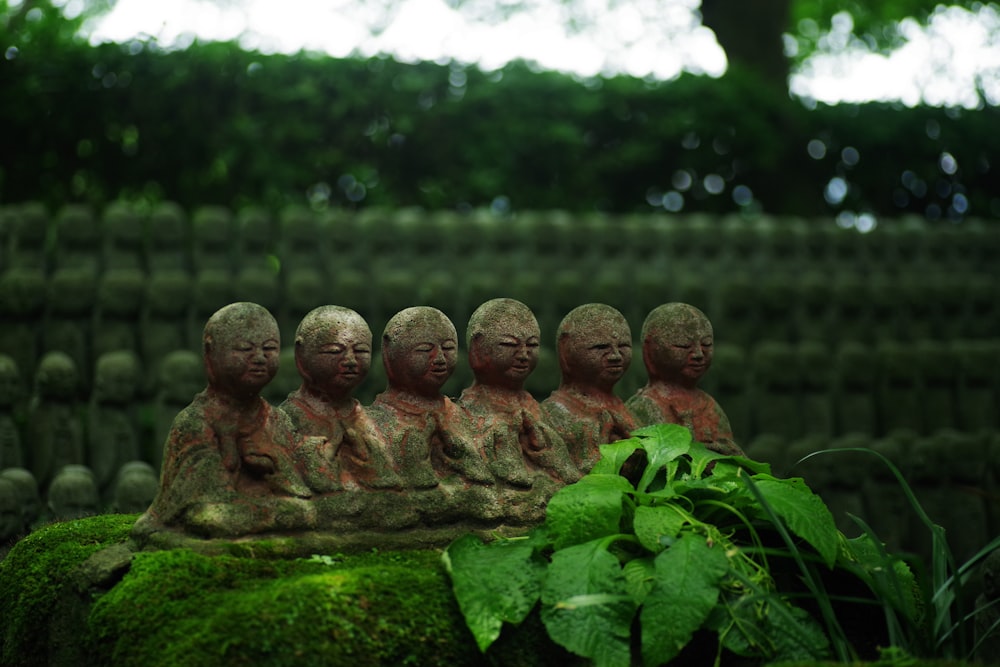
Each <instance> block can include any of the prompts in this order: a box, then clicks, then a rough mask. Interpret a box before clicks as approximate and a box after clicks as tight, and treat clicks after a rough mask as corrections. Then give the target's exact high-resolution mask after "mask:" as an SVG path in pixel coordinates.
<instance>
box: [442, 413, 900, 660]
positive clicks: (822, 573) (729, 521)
mask: <svg viewBox="0 0 1000 667" xmlns="http://www.w3.org/2000/svg"><path fill="white" fill-rule="evenodd" d="M639 450H641V452H642V453H643V454H644V457H645V465H644V467H643V468H642V470H641V472H640V474H639V475H638V480H637V481H636V482H635V483H634V484H633V483H632V482H630V481H629V479H626V478H625V477H623V476H622V475H621V471H622V466H623V465H624V463H625V461H626V460H629V459H630V458H631V457H633V456H636V457H637V456H641V455H639V454H636V452H637V451H639ZM633 460H635V459H633ZM631 467H632V466H631V464H630V466H629V468H631ZM444 560H445V565H446V567H447V569H448V571H449V573H450V575H451V578H452V586H453V589H454V592H455V596H456V598H457V600H458V604H459V607H460V608H461V610H462V613H463V615H464V616H465V619H466V623H467V624H468V626H469V628H470V630H471V631H472V633H473V635H474V636H475V638H476V641H477V642H478V644H479V648H480V650H482V651H484V652H485V651H486V649H487V648H488V647H489V646H490V645H491V644H492V643H493V642H494V641H495V640H496V639H497V638H498V637H499V636H500V633H501V631H502V628H503V625H504V623H509V624H515V625H516V624H519V623H521V622H522V621H523V620H524V619H525V618H526V617H527V616H528V614H529V613H530V612H531V611H532V610H533V609H534V608H535V606H536V605H540V617H541V620H542V623H543V624H544V626H545V628H546V631H547V632H548V634H549V637H550V638H551V639H552V640H553V641H555V642H556V643H557V644H559V645H561V646H563V647H565V648H566V649H568V650H570V651H572V652H573V653H575V654H577V655H580V656H583V657H585V658H588V659H590V660H592V661H593V662H594V664H596V665H598V666H602V665H607V666H613V665H631V664H633V663H637V662H639V661H641V664H643V665H645V666H647V667H652V666H653V665H662V664H664V663H667V662H669V661H670V660H672V659H673V658H675V657H677V656H678V655H680V654H681V652H682V651H683V650H685V648H686V647H687V646H688V645H689V644H691V642H692V640H693V638H695V637H696V636H698V637H701V636H704V635H706V634H708V636H713V635H714V636H715V637H716V638H717V641H716V642H715V644H714V646H713V647H712V650H713V651H714V654H715V662H716V664H718V663H719V662H720V661H721V659H722V657H723V655H724V651H728V652H730V653H733V654H736V655H738V656H744V657H750V658H760V659H766V660H815V659H823V658H828V657H831V656H834V657H836V658H837V659H841V660H849V659H852V658H854V657H856V656H857V654H858V650H857V648H856V647H855V646H854V645H853V644H852V642H851V640H850V639H849V638H848V636H847V633H845V631H844V629H843V627H842V626H841V623H840V622H839V620H838V613H837V610H838V607H841V606H842V605H854V607H857V606H858V605H861V607H862V608H865V609H867V610H875V611H878V605H879V604H882V605H885V606H888V607H889V608H891V610H892V613H893V614H894V615H895V616H896V617H898V618H904V619H906V620H907V622H908V623H911V624H916V623H919V618H920V606H919V605H918V603H917V598H916V597H915V594H914V591H915V587H914V586H913V585H912V575H911V574H910V572H909V570H908V568H907V567H906V565H905V564H904V563H902V561H896V562H894V563H893V576H892V582H894V584H892V585H890V584H889V583H886V585H884V586H881V584H883V583H885V582H884V581H883V580H884V579H885V577H884V576H883V574H881V573H880V571H879V570H878V568H879V567H882V566H883V565H884V564H885V554H884V551H882V550H881V546H880V545H879V544H878V543H877V542H876V541H875V540H874V538H873V536H872V535H870V534H866V535H864V536H862V537H860V538H857V539H850V540H849V539H847V538H846V537H845V536H844V535H843V534H842V533H840V532H839V531H838V530H837V529H836V527H835V524H834V520H833V517H832V515H831V514H830V511H829V510H828V509H827V507H826V506H825V505H824V503H823V502H822V501H821V500H820V498H819V497H818V496H816V495H815V494H814V493H813V492H812V491H811V490H810V489H809V488H808V486H807V485H806V484H805V482H804V481H803V480H802V479H800V478H794V479H779V478H777V477H774V476H773V475H771V474H770V467H769V466H768V465H767V464H764V463H759V462H755V461H752V460H750V459H748V458H743V457H730V456H724V455H721V454H718V453H716V452H713V451H711V450H709V449H707V448H706V447H704V446H703V445H701V444H698V443H695V442H692V440H691V435H690V432H689V431H688V430H687V429H686V428H684V427H681V426H676V425H670V424H665V425H658V426H651V427H647V428H644V429H640V430H638V431H635V432H634V434H633V437H632V438H630V439H628V440H623V441H620V442H617V443H613V444H608V445H603V446H602V459H601V460H600V461H599V462H598V463H597V465H596V466H595V467H594V469H593V470H592V471H591V472H590V473H589V474H588V475H586V476H585V477H584V478H583V479H581V480H580V481H579V482H577V483H576V484H572V485H570V486H567V487H564V488H563V489H561V490H560V491H559V492H558V493H556V494H555V496H553V498H552V499H551V501H550V502H549V505H548V510H547V515H546V520H545V522H544V524H543V525H541V526H540V527H538V528H537V529H535V530H534V531H533V532H531V533H530V534H529V535H527V536H526V537H522V538H508V539H495V540H493V541H490V542H488V543H484V542H483V541H481V540H480V539H479V538H477V537H475V536H472V535H467V536H464V537H462V538H459V539H458V540H456V541H454V542H453V543H452V544H451V545H449V547H448V548H447V550H446V552H445V554H444ZM844 577H846V579H847V580H848V581H849V582H851V583H853V584H856V586H855V587H854V588H853V589H852V590H851V592H850V593H849V594H846V595H845V594H843V592H842V590H841V589H842V586H841V585H840V583H838V582H841V581H842V580H843V578H844ZM876 585H879V586H880V587H879V588H878V589H877V590H878V593H879V594H882V596H881V597H879V598H878V599H877V600H876V595H877V594H876V593H874V592H873V591H874V590H875V589H874V588H873V586H876ZM859 590H860V591H862V593H861V594H858V592H857V591H859Z"/></svg>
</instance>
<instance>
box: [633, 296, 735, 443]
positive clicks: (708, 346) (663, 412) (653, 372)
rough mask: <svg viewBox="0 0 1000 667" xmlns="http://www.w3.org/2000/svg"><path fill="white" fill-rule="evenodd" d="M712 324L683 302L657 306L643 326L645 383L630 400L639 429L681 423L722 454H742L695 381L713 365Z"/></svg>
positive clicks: (726, 421) (719, 412) (718, 410)
mask: <svg viewBox="0 0 1000 667" xmlns="http://www.w3.org/2000/svg"><path fill="white" fill-rule="evenodd" d="M714 343H715V337H714V333H713V331H712V324H711V323H710V322H709V321H708V318H707V317H706V316H705V314H704V313H703V312H701V311H700V310H698V309H697V308H695V307H694V306H691V305H688V304H685V303H667V304H664V305H662V306H657V307H656V308H654V309H653V311H652V312H650V313H649V315H648V316H647V317H646V321H645V322H644V323H643V325H642V358H643V361H644V362H645V364H646V371H647V373H648V374H649V381H648V382H647V384H646V386H645V387H643V388H642V389H640V390H639V391H637V392H636V393H635V395H634V396H632V398H630V399H629V401H628V407H629V410H630V411H631V412H632V414H633V415H635V418H636V421H637V422H638V423H639V424H642V425H646V424H661V423H671V424H682V425H684V426H686V427H687V428H688V429H690V430H691V433H692V435H693V437H694V439H695V440H696V441H697V442H700V443H702V444H704V445H705V446H707V447H708V448H710V449H713V450H715V451H718V452H720V453H722V454H730V455H741V456H742V455H743V450H742V449H741V448H740V447H739V445H737V444H736V442H735V441H734V439H733V432H732V428H730V426H729V419H728V418H727V417H726V413H725V412H723V410H722V407H721V406H720V405H719V404H718V403H717V402H716V401H715V399H714V398H712V397H711V396H710V395H709V394H707V393H706V392H705V391H703V390H702V389H700V388H698V382H699V381H700V380H701V378H702V377H703V376H704V375H705V373H707V372H708V369H709V368H710V367H711V365H712V347H713V345H714Z"/></svg>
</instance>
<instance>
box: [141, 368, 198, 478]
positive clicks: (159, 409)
mask: <svg viewBox="0 0 1000 667" xmlns="http://www.w3.org/2000/svg"><path fill="white" fill-rule="evenodd" d="M157 376H158V377H157V387H156V395H155V396H154V398H153V437H152V438H151V439H150V441H149V444H150V445H151V446H149V447H146V448H145V450H144V451H143V452H142V454H143V456H142V458H143V459H144V460H146V461H149V462H150V463H152V464H153V467H154V468H156V469H157V470H159V469H160V467H161V465H162V463H163V443H164V442H166V441H167V436H168V435H169V434H170V428H171V426H172V425H173V423H174V418H175V417H176V416H177V413H179V412H180V411H181V410H183V409H184V408H185V407H187V406H188V404H189V403H191V399H193V398H194V397H195V395H196V394H197V393H198V392H200V391H201V390H202V389H203V388H204V387H205V364H204V362H203V361H202V360H201V359H200V358H199V357H198V355H197V354H195V353H194V352H192V351H191V350H174V351H173V352H171V353H169V354H167V355H166V357H164V358H163V362H162V363H161V364H160V369H159V372H158V373H157Z"/></svg>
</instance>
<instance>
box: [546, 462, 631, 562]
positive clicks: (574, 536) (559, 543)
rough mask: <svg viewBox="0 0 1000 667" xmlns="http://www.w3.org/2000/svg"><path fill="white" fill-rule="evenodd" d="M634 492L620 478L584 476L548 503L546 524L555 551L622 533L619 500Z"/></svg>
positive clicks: (614, 476)
mask: <svg viewBox="0 0 1000 667" xmlns="http://www.w3.org/2000/svg"><path fill="white" fill-rule="evenodd" d="M632 491H634V489H633V488H632V485H631V484H629V481H628V480H627V479H625V478H624V477H621V476H620V475H595V474H593V473H591V474H589V475H586V476H584V477H583V479H581V480H580V481H579V482H576V483H575V484H570V485H569V486H564V487H563V488H561V489H559V491H558V492H557V493H556V494H555V495H554V496H552V499H551V500H549V505H548V508H547V509H546V513H545V524H546V526H547V527H548V529H549V535H550V536H551V539H552V542H553V544H554V546H555V548H556V549H562V548H563V547H566V546H569V545H572V544H582V543H583V542H589V541H590V540H593V539H596V538H599V537H606V536H608V535H616V534H618V533H619V532H621V519H622V500H623V497H624V494H626V493H629V492H632Z"/></svg>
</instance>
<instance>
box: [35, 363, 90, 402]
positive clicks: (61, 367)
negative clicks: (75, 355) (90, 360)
mask: <svg viewBox="0 0 1000 667" xmlns="http://www.w3.org/2000/svg"><path fill="white" fill-rule="evenodd" d="M79 382H80V374H79V372H78V370H77V367H76V362H75V361H73V359H72V358H71V357H70V356H69V355H68V354H66V353H65V352H58V351H53V352H46V353H45V356H43V357H42V360H41V361H39V362H38V370H37V371H36V372H35V387H36V392H37V394H38V395H39V396H41V397H42V398H46V399H54V400H69V399H72V398H75V397H76V392H77V389H78V386H79Z"/></svg>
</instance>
